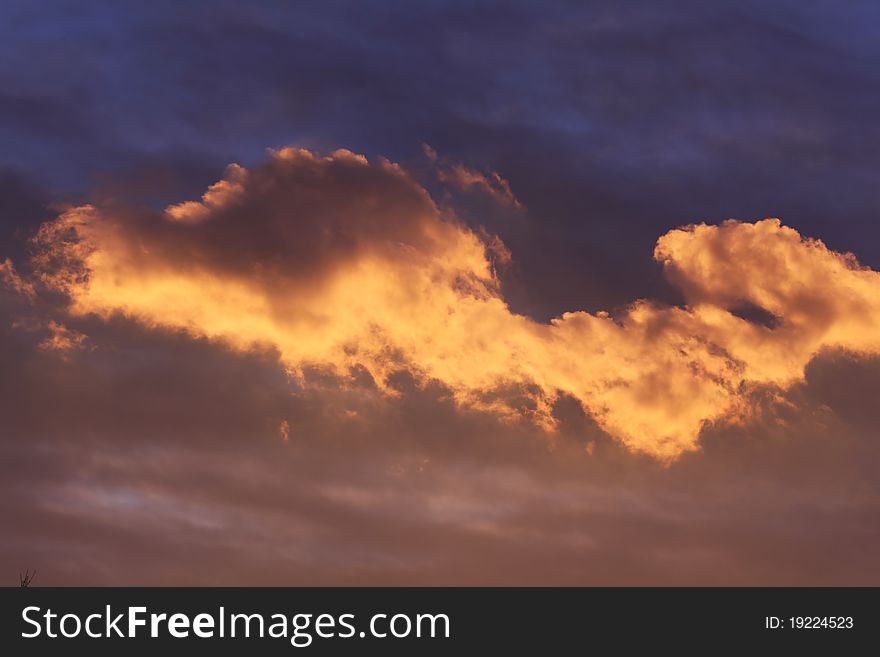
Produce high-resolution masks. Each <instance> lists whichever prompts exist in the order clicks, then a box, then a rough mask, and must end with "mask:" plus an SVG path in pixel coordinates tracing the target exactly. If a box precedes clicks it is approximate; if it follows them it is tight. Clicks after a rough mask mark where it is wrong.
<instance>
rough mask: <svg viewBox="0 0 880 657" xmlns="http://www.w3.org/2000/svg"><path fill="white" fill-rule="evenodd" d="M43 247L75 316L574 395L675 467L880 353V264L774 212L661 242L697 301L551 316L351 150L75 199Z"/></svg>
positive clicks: (457, 390)
mask: <svg viewBox="0 0 880 657" xmlns="http://www.w3.org/2000/svg"><path fill="white" fill-rule="evenodd" d="M36 244H37V245H38V247H39V249H38V252H37V254H36V256H35V259H34V263H33V264H34V267H35V270H36V272H37V275H38V277H39V278H40V280H41V281H42V283H43V284H44V285H45V286H48V287H49V288H52V289H55V290H61V291H63V292H64V293H65V294H67V295H68V296H69V300H70V305H69V313H70V314H71V316H74V317H76V316H80V317H82V316H88V315H92V314H94V315H97V316H99V317H103V318H111V317H113V316H114V315H123V316H125V317H128V318H131V319H134V320H135V321H137V322H139V323H141V324H143V325H144V326H147V327H154V328H156V327H158V328H164V329H172V330H180V331H184V332H186V333H187V334H189V335H190V336H192V337H194V338H207V339H209V340H214V341H217V342H219V343H221V344H223V345H226V346H227V347H229V348H231V349H233V350H236V351H240V352H247V351H248V350H252V349H257V348H267V347H268V348H271V349H274V350H277V352H278V354H279V358H280V360H281V362H282V363H283V364H284V366H285V368H286V369H287V371H288V373H289V374H290V375H291V376H293V377H295V378H297V379H299V380H300V381H302V380H304V377H305V374H306V372H307V371H309V370H312V369H318V370H322V371H325V372H327V373H328V374H330V375H332V376H335V377H338V378H339V379H340V380H343V381H345V380H348V381H351V380H352V379H353V378H355V374H354V373H356V372H361V371H363V372H366V373H368V374H369V376H370V377H371V379H372V380H373V381H374V382H375V384H376V385H377V386H378V387H379V389H381V390H383V391H384V392H385V393H387V394H388V395H392V396H393V395H396V394H398V393H397V391H396V389H395V387H394V385H393V380H394V376H395V374H396V373H397V372H399V371H401V370H405V371H407V372H409V373H410V374H411V376H413V377H414V380H415V381H416V382H417V383H418V384H419V385H421V386H424V385H428V384H429V383H430V382H432V381H436V382H439V383H440V384H441V385H442V386H444V388H445V389H447V390H449V391H450V394H451V396H452V398H453V399H454V401H455V403H456V404H457V405H458V406H459V407H461V408H472V409H477V410H481V411H487V412H490V413H492V414H495V415H498V416H499V417H501V418H502V419H504V420H515V419H517V418H520V417H522V416H523V415H525V416H527V417H528V418H530V419H531V420H532V421H534V422H535V423H536V424H537V425H539V426H542V427H544V428H545V429H547V430H550V431H553V430H554V429H555V428H556V426H557V424H558V419H557V418H556V417H555V415H554V411H553V409H554V405H555V404H556V402H557V401H558V400H559V399H560V398H561V396H569V397H572V398H574V399H576V400H577V401H578V402H579V403H580V404H581V406H582V407H583V408H584V409H585V410H586V411H587V412H588V413H589V414H590V416H592V418H593V419H594V420H595V421H596V422H597V424H598V425H599V427H601V428H602V429H603V430H604V431H605V432H607V433H608V434H610V435H611V436H613V437H615V438H616V439H618V440H619V441H621V442H622V443H623V444H625V445H626V446H627V447H628V448H630V449H631V450H634V451H638V452H645V453H648V454H651V455H653V456H656V457H658V458H660V459H663V460H669V459H673V458H676V457H679V456H680V455H681V454H682V453H684V452H686V451H689V450H693V449H695V448H696V447H697V445H698V439H699V436H700V432H701V431H702V430H703V429H704V428H706V427H708V426H711V425H713V424H718V423H721V424H724V423H730V422H734V423H736V422H745V421H748V419H749V417H750V416H751V415H752V414H753V413H754V411H755V408H754V402H753V395H754V392H755V390H756V389H757V388H760V387H770V388H777V389H786V388H789V387H791V386H792V385H793V384H795V383H797V382H799V381H802V380H803V375H804V368H805V367H806V366H807V364H808V363H809V362H810V361H811V360H812V359H813V358H814V357H815V356H816V355H818V354H819V353H821V352H822V351H823V350H824V349H828V348H842V349H847V350H852V351H856V352H860V353H865V354H875V353H878V351H880V338H878V337H877V334H876V331H872V330H871V328H872V326H876V325H877V322H878V319H880V282H878V276H880V275H878V274H877V273H876V272H873V271H871V270H868V269H864V268H861V267H859V265H858V263H857V262H856V260H855V258H854V257H853V256H851V255H844V254H838V253H835V252H832V251H830V250H828V249H827V248H826V247H825V246H824V245H823V244H822V243H821V242H818V241H814V240H809V239H803V238H801V236H800V235H799V234H798V233H797V232H796V231H794V230H792V229H790V228H786V227H783V226H782V225H781V224H780V222H779V221H778V220H773V219H770V220H764V221H759V222H757V223H754V224H749V223H739V222H734V221H728V222H725V223H724V224H722V225H720V226H706V225H700V226H690V227H686V228H683V229H678V230H673V231H670V232H669V233H667V234H666V235H664V236H662V237H661V238H660V239H659V241H658V242H657V247H656V250H655V254H654V256H655V258H656V259H657V260H658V261H659V262H660V263H662V265H663V267H664V270H665V271H666V273H667V275H668V276H669V278H670V280H671V281H672V282H673V283H675V284H676V285H677V286H678V287H679V288H680V289H681V290H682V292H683V294H684V295H685V298H686V300H687V305H686V306H684V307H668V306H664V305H661V304H658V303H654V302H651V301H647V300H639V301H635V302H633V303H632V304H631V305H630V306H629V307H628V308H626V309H625V310H624V311H623V312H621V313H618V314H616V315H615V316H611V315H610V314H608V313H606V312H597V313H588V312H582V311H579V312H570V313H565V314H563V315H561V316H559V317H557V318H554V319H553V320H552V321H551V322H550V323H547V324H545V323H541V322H536V321H534V320H532V319H530V318H528V317H526V316H523V315H519V314H516V313H514V312H512V311H511V310H510V309H509V307H508V305H507V303H506V301H505V299H504V296H503V293H502V285H501V282H500V281H499V278H498V276H497V274H496V272H495V270H494V267H493V259H492V257H491V254H492V252H502V253H503V252H504V251H503V249H502V248H501V246H499V244H498V243H497V240H496V238H494V237H487V236H486V235H485V233H483V232H482V231H479V230H474V229H471V228H470V227H468V226H466V225H464V224H463V223H461V222H460V221H459V220H458V219H456V217H455V215H454V213H452V212H451V211H448V210H445V209H444V208H443V207H441V206H438V205H437V204H436V203H435V201H434V200H432V198H431V197H430V196H429V194H428V193H427V191H426V190H425V189H424V188H423V187H421V186H420V185H419V184H418V183H417V182H416V181H415V180H414V179H413V178H412V177H411V176H410V175H409V174H408V173H407V172H406V171H405V170H404V169H402V168H401V167H400V166H398V165H396V164H394V163H391V162H389V161H386V160H379V161H378V162H376V163H371V162H369V161H367V159H366V158H364V157H363V156H360V155H356V154H354V153H352V152H350V151H345V150H340V151H336V152H334V153H332V154H331V155H328V156H326V157H321V156H318V155H316V154H314V153H312V152H310V151H307V150H304V149H294V148H285V149H281V150H278V151H273V152H272V153H271V155H270V158H269V161H268V162H266V163H265V164H263V165H262V166H260V167H257V168H254V169H251V170H248V169H245V168H243V167H240V166H237V165H232V166H230V167H229V168H228V169H227V174H226V177H225V178H224V179H223V180H221V181H220V182H218V183H216V184H214V185H212V186H211V188H210V189H209V190H208V192H206V193H205V195H204V196H203V197H202V199H201V200H200V201H190V202H185V203H181V204H178V205H173V206H170V207H169V208H168V209H167V210H166V211H165V212H164V213H156V212H155V211H150V210H144V209H133V208H124V207H96V206H81V207H76V208H73V209H71V210H68V211H67V212H65V213H63V214H62V215H61V216H59V217H58V218H57V219H56V220H54V221H52V222H49V223H47V224H45V225H44V226H43V227H42V228H41V230H40V232H39V234H38V235H37V238H36ZM502 246H503V245H502ZM514 257H515V254H514ZM744 305H748V306H749V307H753V308H755V309H757V310H758V311H759V312H761V313H764V314H769V316H771V317H772V320H773V321H772V322H761V321H754V319H750V318H749V317H748V316H747V314H744V313H743V311H742V308H743V306H744Z"/></svg>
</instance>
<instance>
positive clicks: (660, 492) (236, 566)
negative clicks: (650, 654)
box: [0, 0, 880, 586]
mask: <svg viewBox="0 0 880 657" xmlns="http://www.w3.org/2000/svg"><path fill="white" fill-rule="evenodd" d="M878 13H880V9H878V8H877V5H876V4H875V3H869V2H852V3H847V5H846V7H845V8H842V7H841V5H840V4H839V3H833V2H803V1H801V2H782V1H774V2H737V3H722V2H678V1H675V2H664V3H653V2H631V3H619V2H581V3H561V2H548V3H528V2H507V3H494V2H421V3H391V2H385V3H373V2H332V1H329V2H328V1H324V2H320V3H318V2H315V3H311V2H305V3H296V4H291V3H282V2H253V3H242V2H223V1H219V2H210V3H209V2H191V3H178V2H164V1H162V0H156V1H154V2H150V3H134V2H128V1H124V2H116V3H89V2H76V3H74V2H62V1H60V0H58V1H54V0H53V1H50V2H47V3H41V4H40V6H39V7H36V6H34V3H29V2H23V1H22V2H19V1H15V0H9V1H7V2H4V3H3V4H2V5H0V37H2V38H0V143H2V144H3V146H4V148H2V149H0V335H2V339H0V454H2V456H0V471H2V476H0V521H2V523H3V526H4V527H5V528H6V529H5V530H4V532H3V533H2V535H0V563H2V564H5V567H6V568H7V569H8V572H6V573H0V581H3V582H4V583H7V584H13V585H14V584H16V583H17V581H16V579H15V577H16V575H17V574H18V571H19V570H21V571H22V572H23V571H24V570H25V569H30V570H33V569H34V568H36V569H37V571H38V575H37V579H36V580H35V582H34V583H35V585H40V584H42V585H47V586H48V585H89V584H100V585H188V584H191V585H240V584H241V585H422V584H424V585H485V584H490V585H832V584H833V585H878V584H880V563H878V560H877V557H876V555H877V553H878V550H880V483H878V482H880V441H878V436H877V429H876V427H877V426H880V410H878V408H877V405H876V402H875V400H876V398H877V395H878V393H880V331H878V330H877V328H876V327H877V326H878V325H880V273H878V270H880V239H878V237H880V229H878V227H877V224H876V220H875V212H876V208H877V207H880V184H878V182H880V181H878V177H880V127H878V124H877V122H876V121H875V120H874V118H875V117H876V116H877V115H878V112H880V79H878V78H880V72H878V70H877V68H876V66H875V65H874V63H875V62H876V61H877V58H878V56H880V34H878V31H880V20H878V19H880V15H878Z"/></svg>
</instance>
